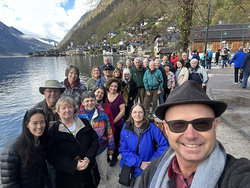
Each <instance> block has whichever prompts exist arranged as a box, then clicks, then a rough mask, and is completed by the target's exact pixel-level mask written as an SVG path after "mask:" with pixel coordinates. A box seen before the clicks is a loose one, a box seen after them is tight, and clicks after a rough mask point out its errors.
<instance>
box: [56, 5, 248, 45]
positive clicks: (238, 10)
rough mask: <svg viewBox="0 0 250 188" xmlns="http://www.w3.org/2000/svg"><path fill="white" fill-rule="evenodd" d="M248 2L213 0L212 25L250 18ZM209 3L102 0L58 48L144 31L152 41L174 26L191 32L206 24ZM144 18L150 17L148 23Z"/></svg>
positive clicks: (129, 36)
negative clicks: (188, 13)
mask: <svg viewBox="0 0 250 188" xmlns="http://www.w3.org/2000/svg"><path fill="white" fill-rule="evenodd" d="M247 2H248V1H247V0H240V1H231V0H212V1H211V8H210V10H211V13H210V24H213V25H214V24H218V23H219V21H220V22H222V23H223V24H233V23H245V22H247V20H249V19H250V14H249V10H250V3H247ZM207 3H208V1H207V0H199V1H197V0H188V1H187V0H179V1H171V0H100V2H99V5H98V6H97V7H96V8H95V9H94V10H92V11H91V12H89V14H88V15H87V17H86V18H85V19H84V20H83V21H82V22H81V23H79V22H78V23H77V25H78V27H77V29H74V30H72V32H71V33H70V35H68V36H67V37H65V38H64V40H63V41H61V42H60V43H59V44H58V47H59V48H60V49H66V48H67V46H69V45H70V43H71V42H73V44H74V46H77V45H84V44H85V43H96V42H102V41H104V40H107V41H108V42H109V43H110V44H118V43H119V41H133V40H134V39H135V37H138V36H140V34H143V33H147V34H148V35H146V34H145V35H143V37H142V38H143V41H144V42H145V43H147V44H152V41H153V40H154V39H156V38H157V37H156V36H158V35H159V34H162V33H167V32H168V29H169V27H171V26H172V25H175V26H176V28H177V30H176V31H183V33H185V32H186V33H188V32H187V31H186V29H187V28H189V29H190V28H191V26H198V25H206V23H207V11H208V4H207ZM191 5H193V6H192V7H191ZM184 7H191V8H190V9H189V11H190V12H191V13H192V14H190V15H188V16H191V19H190V18H189V17H188V18H187V16H186V15H185V11H186V9H185V11H184ZM229 10H230V11H229ZM144 20H148V21H147V24H145V21H144ZM190 20H191V22H192V23H191V24H190V23H189V22H190ZM186 23H187V25H186ZM186 27H187V28H186ZM133 28H135V29H133ZM111 31H115V33H116V36H115V37H110V36H109V33H110V32H111ZM183 33H182V34H183ZM93 36H94V37H93ZM141 36H142V35H141ZM180 38H182V37H180ZM182 40H183V39H182ZM183 41H184V40H183Z"/></svg>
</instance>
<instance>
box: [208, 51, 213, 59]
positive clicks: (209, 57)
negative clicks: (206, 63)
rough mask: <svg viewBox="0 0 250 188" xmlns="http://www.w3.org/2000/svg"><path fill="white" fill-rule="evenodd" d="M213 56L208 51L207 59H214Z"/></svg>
mask: <svg viewBox="0 0 250 188" xmlns="http://www.w3.org/2000/svg"><path fill="white" fill-rule="evenodd" d="M212 56H213V53H212V51H208V53H207V58H208V59H212Z"/></svg>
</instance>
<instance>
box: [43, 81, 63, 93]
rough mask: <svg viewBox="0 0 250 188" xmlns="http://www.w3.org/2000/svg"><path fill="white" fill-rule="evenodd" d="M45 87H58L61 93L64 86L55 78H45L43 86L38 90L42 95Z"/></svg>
mask: <svg viewBox="0 0 250 188" xmlns="http://www.w3.org/2000/svg"><path fill="white" fill-rule="evenodd" d="M45 89H60V92H61V94H62V93H63V92H64V91H65V87H62V85H61V84H60V83H59V82H58V81H57V80H47V81H46V82H45V85H44V87H39V91H40V93H41V94H42V95H44V90H45Z"/></svg>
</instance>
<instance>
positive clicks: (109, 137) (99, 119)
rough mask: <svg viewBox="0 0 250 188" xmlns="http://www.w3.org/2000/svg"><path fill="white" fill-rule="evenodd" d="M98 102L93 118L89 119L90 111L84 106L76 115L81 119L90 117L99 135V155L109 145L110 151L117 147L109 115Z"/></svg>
mask: <svg viewBox="0 0 250 188" xmlns="http://www.w3.org/2000/svg"><path fill="white" fill-rule="evenodd" d="M99 106H100V105H99V104H97V105H96V106H95V112H94V115H93V117H92V119H91V120H89V119H88V112H87V111H86V110H85V108H84V107H83V108H82V109H81V110H80V111H79V112H77V113H76V116H77V117H79V118H81V119H88V120H89V121H90V123H91V125H92V127H93V129H94V130H95V132H96V133H97V135H98V137H99V148H98V151H97V155H99V154H101V153H102V152H103V151H104V150H105V149H106V148H107V147H108V149H109V150H110V151H113V150H114V149H115V143H114V137H113V133H112V129H111V125H110V122H109V118H108V116H107V115H106V114H105V112H104V110H103V109H102V108H100V107H99Z"/></svg>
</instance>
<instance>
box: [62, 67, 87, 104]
mask: <svg viewBox="0 0 250 188" xmlns="http://www.w3.org/2000/svg"><path fill="white" fill-rule="evenodd" d="M79 75H80V72H79V68H78V67H77V66H75V65H70V66H68V67H67V68H66V70H65V76H66V78H65V80H64V81H63V82H60V84H62V85H64V87H65V88H66V89H65V91H64V93H63V94H62V95H63V96H69V97H71V98H72V99H74V101H75V102H76V104H77V105H78V106H77V107H80V105H81V94H82V93H83V92H84V91H86V90H87V88H86V87H85V85H84V84H83V83H81V82H80V78H79Z"/></svg>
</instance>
